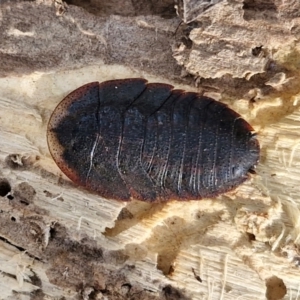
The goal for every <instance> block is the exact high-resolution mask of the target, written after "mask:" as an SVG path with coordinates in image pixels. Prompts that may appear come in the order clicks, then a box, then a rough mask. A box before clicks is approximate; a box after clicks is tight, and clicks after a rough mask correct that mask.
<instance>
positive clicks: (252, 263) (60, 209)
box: [0, 0, 300, 300]
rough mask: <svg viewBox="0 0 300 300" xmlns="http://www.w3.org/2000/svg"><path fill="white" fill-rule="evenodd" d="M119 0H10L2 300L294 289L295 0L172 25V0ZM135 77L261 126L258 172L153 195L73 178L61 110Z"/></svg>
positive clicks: (298, 119)
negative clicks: (122, 196)
mask: <svg viewBox="0 0 300 300" xmlns="http://www.w3.org/2000/svg"><path fill="white" fill-rule="evenodd" d="M121 2H122V4H120V3H121ZM121 2H119V1H117V0H114V1H110V2H105V3H106V5H104V6H103V3H104V1H96V0H94V1H90V2H89V3H90V5H88V4H87V2H83V1H79V0H76V1H75V0H74V1H72V2H71V1H68V3H69V4H67V3H64V2H62V1H58V0H56V1H50V0H37V1H3V2H1V4H0V22H1V23H0V76H1V78H0V166H1V167H0V261H1V264H0V270H1V272H0V278H1V279H0V291H1V294H0V299H3V300H8V299H26V300H27V299H85V300H87V299H251V300H252V299H265V298H267V299H269V300H271V299H274V300H275V299H281V298H283V299H296V297H297V296H296V295H297V293H298V291H299V265H300V263H299V261H300V256H299V250H298V249H299V221H298V220H299V216H300V212H299V206H300V203H299V195H300V185H299V178H300V174H299V172H300V171H299V164H300V150H299V141H300V133H299V126H300V110H299V106H300V103H299V99H300V88H299V84H298V82H299V80H300V74H299V65H300V55H299V49H300V44H299V35H300V25H299V24H300V18H299V2H298V1H284V2H281V1H275V0H274V1H272V0H269V1H259V0H256V1H250V0H247V1H246V0H245V1H244V2H242V1H233V0H228V1H225V0H224V1H220V2H218V3H215V5H213V6H212V7H210V8H209V9H207V10H204V12H203V13H202V14H200V15H198V16H197V18H196V19H195V20H194V16H191V18H192V19H193V20H194V22H191V23H188V24H181V25H180V26H179V28H178V30H176V29H177V27H178V25H179V23H180V19H179V17H176V16H175V10H173V7H172V8H170V1H159V2H160V4H159V5H158V4H157V3H156V2H155V1H151V2H147V4H145V5H144V6H143V2H142V1H125V2H124V1H121ZM123 2H124V3H123ZM204 2H205V1H203V3H204ZM215 2H216V1H215ZM149 3H150V4H151V5H150V4H149ZM182 3H183V4H184V5H185V6H184V5H183V7H187V5H189V4H190V3H193V1H190V2H189V1H187V0H186V1H183V2H182ZM71 4H75V5H71ZM101 4H102V5H101ZM123 4H124V5H125V6H124V10H122V9H121V7H122V5H123ZM147 5H148V6H147ZM80 6H82V7H80ZM139 7H143V9H144V10H140V8H139ZM147 7H148V8H147ZM125 8H126V9H125ZM146 8H147V9H146ZM103 11H104V12H103ZM139 12H140V13H139ZM147 12H148V13H147ZM116 14H117V15H116ZM128 16H130V17H128ZM185 16H186V18H187V19H186V21H189V19H188V18H190V16H189V13H188V11H186V12H185ZM172 55H174V57H175V59H176V60H177V61H178V62H179V63H180V64H181V65H182V67H180V66H178V65H177V63H176V60H175V59H174V58H173V57H172ZM126 77H145V78H147V79H148V80H150V81H156V82H157V81H159V82H166V83H172V84H174V85H176V87H178V88H184V89H186V90H194V91H195V90H196V91H199V92H200V93H202V94H205V95H209V96H213V97H214V98H216V99H218V100H220V101H223V102H225V103H227V104H228V105H229V106H230V107H232V108H233V109H235V110H236V111H238V112H239V113H240V114H242V116H243V117H244V118H245V119H246V120H247V121H249V122H250V123H251V124H252V125H254V127H255V129H256V131H257V133H258V138H259V141H260V144H261V161H260V164H259V166H258V168H257V174H256V175H251V177H250V179H249V180H248V181H247V182H246V183H245V184H243V185H241V186H240V187H239V188H237V189H236V190H235V191H234V192H231V193H228V194H226V195H222V196H220V197H219V198H218V199H206V200H201V201H190V202H182V203H180V202H176V201H173V202H168V203H161V204H155V205H154V204H152V205H151V204H148V203H140V202H137V201H133V202H130V203H121V202H115V201H112V200H110V199H103V198H101V197H99V196H97V195H93V194H91V193H88V192H87V191H85V190H83V189H80V188H78V187H77V186H75V185H74V184H72V183H71V182H70V181H69V180H67V178H65V177H64V176H63V175H62V173H61V172H60V170H59V169H58V168H57V166H56V165H55V163H54V162H53V160H52V158H51V156H50V154H49V151H48V148H47V143H46V126H47V122H48V120H49V116H50V114H51V112H52V111H53V109H54V108H55V106H56V105H57V103H58V102H59V101H60V100H61V99H62V98H63V97H64V96H65V95H66V94H68V93H69V92H70V91H72V90H74V89H75V88H76V87H79V86H81V85H83V84H84V83H87V82H91V81H104V80H109V79H114V78H126ZM192 83H195V86H196V87H195V86H192V85H191V84H192ZM188 84H189V85H188ZM201 281H202V282H201Z"/></svg>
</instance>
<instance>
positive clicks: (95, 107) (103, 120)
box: [48, 79, 259, 201]
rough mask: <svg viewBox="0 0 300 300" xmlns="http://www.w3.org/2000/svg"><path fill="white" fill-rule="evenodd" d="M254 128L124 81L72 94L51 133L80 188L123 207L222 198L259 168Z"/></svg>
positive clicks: (168, 92) (165, 91) (226, 112)
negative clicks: (128, 202) (135, 202)
mask: <svg viewBox="0 0 300 300" xmlns="http://www.w3.org/2000/svg"><path fill="white" fill-rule="evenodd" d="M252 131H253V129H252V127H251V126H250V125H249V124H248V123H247V122H246V121H244V120H243V119H242V118H241V117H240V115H238V114H237V113H236V112H234V111H233V110H231V109H229V108H228V107H227V106H226V105H224V104H222V103H219V102H217V101H215V100H213V99H210V98H207V97H202V96H199V95H198V94H196V93H189V92H184V91H182V90H173V87H172V86H170V85H166V84H159V83H154V84H146V81H145V80H143V79H124V80H115V81H108V82H104V83H101V84H98V83H91V84H87V85H85V86H83V87H81V88H79V89H77V90H75V91H74V92H72V93H71V94H69V95H68V96H67V97H66V98H65V99H64V100H63V101H62V102H61V103H60V104H59V105H58V106H57V108H56V109H55V111H54V113H53V114H52V116H51V119H50V121H49V125H48V144H49V149H50V152H51V154H52V156H53V158H54V160H55V161H56V163H57V164H58V166H59V167H60V168H61V169H62V171H63V172H64V173H65V174H66V175H67V176H68V177H69V178H71V179H72V180H73V181H75V182H77V183H78V184H80V185H82V186H84V187H86V188H88V189H90V190H92V191H95V192H98V193H99V194H100V195H102V196H104V197H107V198H113V199H117V200H129V199H130V198H135V199H139V200H144V201H156V200H164V201H165V200H169V199H179V200H189V199H201V198H205V197H215V196H217V195H218V194H220V193H223V192H226V191H228V190H231V189H232V188H234V187H236V186H237V185H239V184H240V183H242V182H243V181H244V180H245V179H246V178H247V172H248V171H249V169H251V168H252V167H253V166H255V165H256V163H257V162H258V157H259V145H258V142H257V140H256V138H255V137H254V136H253V134H252Z"/></svg>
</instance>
